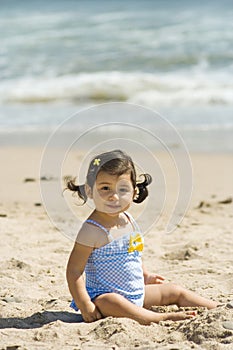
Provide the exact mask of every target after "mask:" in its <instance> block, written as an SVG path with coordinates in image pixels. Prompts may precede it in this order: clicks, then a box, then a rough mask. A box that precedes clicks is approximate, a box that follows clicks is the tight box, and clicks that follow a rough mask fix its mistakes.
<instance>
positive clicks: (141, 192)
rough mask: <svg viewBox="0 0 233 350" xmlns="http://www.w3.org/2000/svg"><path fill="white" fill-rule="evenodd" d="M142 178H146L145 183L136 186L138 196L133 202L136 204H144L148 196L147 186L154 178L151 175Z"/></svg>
mask: <svg viewBox="0 0 233 350" xmlns="http://www.w3.org/2000/svg"><path fill="white" fill-rule="evenodd" d="M141 176H144V181H143V182H139V183H137V184H136V190H137V194H136V198H134V200H133V201H134V203H142V202H143V201H144V199H146V197H147V196H148V189H147V186H149V185H150V184H151V182H152V177H151V176H150V175H149V174H142V175H141Z"/></svg>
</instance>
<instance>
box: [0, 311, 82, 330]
mask: <svg viewBox="0 0 233 350" xmlns="http://www.w3.org/2000/svg"><path fill="white" fill-rule="evenodd" d="M55 321H62V322H64V323H78V322H83V318H82V316H81V315H80V314H77V313H72V312H67V311H65V312H62V311H43V312H36V313H35V314H33V315H31V316H29V317H25V318H21V317H8V318H0V329H4V328H19V329H32V328H40V327H42V326H43V325H45V324H48V323H51V322H55Z"/></svg>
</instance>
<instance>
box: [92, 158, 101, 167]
mask: <svg viewBox="0 0 233 350" xmlns="http://www.w3.org/2000/svg"><path fill="white" fill-rule="evenodd" d="M93 165H96V166H98V165H100V159H99V158H95V160H94V162H93Z"/></svg>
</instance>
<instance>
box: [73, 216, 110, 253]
mask: <svg viewBox="0 0 233 350" xmlns="http://www.w3.org/2000/svg"><path fill="white" fill-rule="evenodd" d="M76 242H77V243H80V244H83V245H86V246H89V247H93V248H99V247H101V246H103V245H105V244H107V243H109V239H108V235H107V232H105V231H104V230H103V228H101V227H100V226H97V225H95V224H94V223H93V222H91V220H87V221H85V222H84V223H83V225H82V227H81V229H80V230H79V232H78V234H77V237H76Z"/></svg>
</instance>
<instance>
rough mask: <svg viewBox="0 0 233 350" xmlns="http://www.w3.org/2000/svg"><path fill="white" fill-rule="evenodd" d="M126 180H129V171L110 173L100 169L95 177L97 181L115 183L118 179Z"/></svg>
mask: <svg viewBox="0 0 233 350" xmlns="http://www.w3.org/2000/svg"><path fill="white" fill-rule="evenodd" d="M122 180H124V181H127V182H131V175H130V173H129V172H127V173H124V174H122V175H112V174H109V173H107V172H105V171H100V172H99V173H98V175H97V177H96V182H97V183H115V182H118V181H122Z"/></svg>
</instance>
